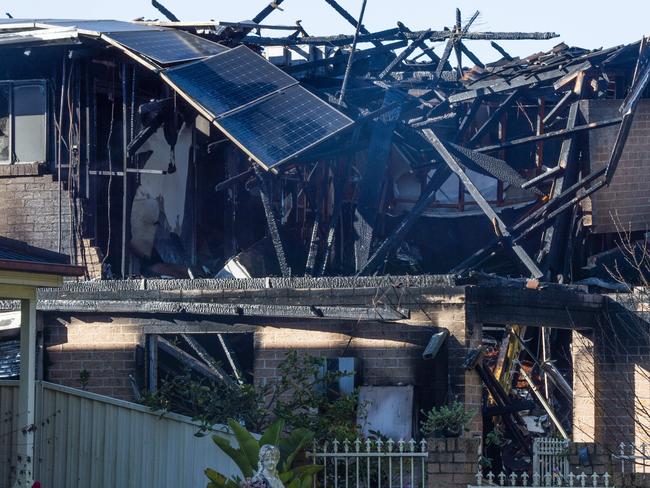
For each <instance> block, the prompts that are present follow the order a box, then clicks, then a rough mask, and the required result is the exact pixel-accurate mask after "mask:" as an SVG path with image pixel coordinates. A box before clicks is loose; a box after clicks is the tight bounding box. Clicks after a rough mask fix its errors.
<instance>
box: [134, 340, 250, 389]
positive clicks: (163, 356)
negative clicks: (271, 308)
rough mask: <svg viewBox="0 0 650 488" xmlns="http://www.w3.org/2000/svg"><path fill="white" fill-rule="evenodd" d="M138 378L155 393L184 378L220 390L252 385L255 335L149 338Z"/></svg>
mask: <svg viewBox="0 0 650 488" xmlns="http://www.w3.org/2000/svg"><path fill="white" fill-rule="evenodd" d="M145 342H146V346H145V360H144V364H140V374H139V377H140V378H142V379H144V382H145V384H146V389H147V390H148V391H149V392H151V393H153V392H156V391H158V390H159V389H160V388H164V387H165V384H166V383H168V382H169V381H174V379H177V378H179V377H185V378H186V380H187V381H188V382H196V383H197V384H198V383H201V384H206V385H211V386H214V387H217V388H219V387H220V386H223V387H225V386H226V385H229V386H231V385H233V384H244V383H252V381H253V334H252V333H227V334H222V333H207V334H148V335H147V336H146V341H145Z"/></svg>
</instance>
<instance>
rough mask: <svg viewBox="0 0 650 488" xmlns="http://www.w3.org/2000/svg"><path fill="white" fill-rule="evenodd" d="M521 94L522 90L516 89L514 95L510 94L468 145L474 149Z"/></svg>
mask: <svg viewBox="0 0 650 488" xmlns="http://www.w3.org/2000/svg"><path fill="white" fill-rule="evenodd" d="M520 92H521V89H519V88H518V89H516V90H513V92H512V93H510V94H509V95H508V96H507V97H506V99H505V100H504V101H503V102H501V104H500V105H499V106H498V107H497V108H496V109H495V110H494V111H493V112H492V113H491V114H490V116H489V117H488V118H487V120H486V121H485V122H483V125H481V127H479V129H478V130H477V131H476V133H475V134H474V135H473V136H472V138H471V139H470V140H469V141H468V143H467V145H468V146H470V147H472V146H474V144H476V143H477V142H478V141H479V139H480V138H481V137H483V135H484V134H485V132H486V131H487V130H488V129H489V128H490V127H491V126H492V124H493V123H494V122H495V121H497V120H499V118H500V117H501V114H502V113H503V112H504V111H505V110H507V109H508V108H509V107H510V105H511V104H512V102H513V101H514V99H515V98H516V97H517V96H518V95H519V93H520Z"/></svg>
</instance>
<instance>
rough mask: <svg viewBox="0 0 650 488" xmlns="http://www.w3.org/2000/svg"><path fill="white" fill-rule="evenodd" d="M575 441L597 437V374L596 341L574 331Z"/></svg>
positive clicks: (593, 439) (572, 350)
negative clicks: (595, 398) (595, 396)
mask: <svg viewBox="0 0 650 488" xmlns="http://www.w3.org/2000/svg"><path fill="white" fill-rule="evenodd" d="M571 356H572V358H573V441H574V442H594V441H595V439H596V402H595V400H594V394H595V388H596V377H595V376H596V375H595V364H594V343H593V339H592V338H591V337H588V336H586V335H584V334H582V333H581V332H578V331H573V338H572V341H571Z"/></svg>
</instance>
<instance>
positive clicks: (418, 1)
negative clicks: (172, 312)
mask: <svg viewBox="0 0 650 488" xmlns="http://www.w3.org/2000/svg"><path fill="white" fill-rule="evenodd" d="M162 1H163V3H164V4H165V5H166V6H167V7H168V8H169V9H170V10H172V11H173V12H174V13H175V14H176V15H177V16H178V17H179V18H180V19H181V20H187V21H190V20H245V19H250V18H251V17H253V16H254V15H255V14H256V13H257V12H258V11H259V10H261V9H262V8H263V7H264V6H265V5H267V4H268V2H269V0H182V1H181V0H162ZM339 3H341V4H342V5H343V6H344V7H345V8H347V9H348V10H349V11H350V12H351V13H352V14H353V15H354V16H355V17H356V16H357V15H358V13H359V10H360V6H361V0H340V1H339ZM587 3H588V4H587ZM587 3H585V2H571V1H567V0H562V1H560V0H544V1H539V0H538V1H534V2H532V1H525V0H519V1H517V0H491V1H485V0H483V1H476V0H474V1H471V0H455V1H451V0H439V1H435V0H368V6H367V10H366V16H365V19H364V24H365V25H366V26H367V28H368V29H369V30H371V31H373V30H381V29H386V28H391V27H394V26H395V23H396V21H397V20H401V21H402V22H404V23H405V24H406V25H407V26H408V27H410V28H411V29H413V30H416V29H424V28H428V27H431V28H433V29H442V27H444V26H450V25H452V24H453V23H454V15H455V13H454V12H455V8H456V7H458V8H460V9H461V11H462V12H463V17H464V18H465V19H469V17H471V15H472V14H473V13H474V12H475V11H476V10H479V11H480V12H481V15H480V17H479V18H478V20H477V21H476V22H475V24H474V26H473V30H475V31H487V30H493V31H553V32H557V33H558V34H560V38H558V39H553V40H550V41H541V42H539V41H509V42H506V41H504V42H502V43H501V44H502V45H503V46H504V47H505V48H506V49H507V50H508V51H509V52H510V53H511V54H513V55H520V56H526V55H528V54H531V53H533V52H537V51H541V50H548V49H550V48H551V47H553V45H555V44H556V43H558V42H560V41H564V42H566V43H567V44H569V45H575V46H580V47H586V48H597V47H609V46H614V45H618V44H624V43H630V42H633V41H635V40H638V39H639V38H640V37H641V36H642V35H644V34H646V35H648V34H650V24H649V23H648V20H647V19H648V18H650V2H647V0H646V1H639V0H617V1H616V2H613V3H612V2H607V3H606V2H604V1H603V0H596V1H595V2H587ZM601 3H602V5H599V4H601ZM3 8H4V11H6V12H10V13H11V14H12V15H13V16H14V17H41V18H48V17H49V18H115V19H121V20H130V19H133V18H136V17H140V16H145V17H147V18H158V17H160V16H161V15H160V13H159V12H158V11H157V10H156V9H154V8H153V7H152V6H151V4H150V1H149V0H84V1H81V0H8V1H5V2H4V3H3ZM282 8H283V9H284V12H280V11H276V12H274V13H273V14H272V15H271V16H270V17H269V18H268V19H267V22H268V23H276V24H286V23H289V24H292V23H293V22H294V21H295V20H297V19H301V20H302V21H303V26H304V27H305V29H306V30H307V31H308V32H309V33H310V34H314V35H322V34H338V33H351V32H352V27H351V26H350V25H349V24H348V23H347V22H345V21H344V20H343V19H341V18H340V17H339V15H338V14H337V13H336V12H335V11H334V10H333V9H332V8H331V7H330V6H329V5H327V4H326V3H325V1H324V0H285V1H284V3H283V4H282ZM266 32H270V33H271V34H273V33H276V34H277V32H274V31H266ZM468 46H469V47H470V49H472V50H473V51H474V52H475V53H476V54H477V55H478V56H479V58H481V59H483V60H487V61H490V60H493V59H495V58H498V57H500V56H498V55H496V53H495V52H494V50H493V49H492V48H490V47H489V43H487V42H476V43H469V44H468ZM442 49H443V47H442V46H439V47H438V48H437V50H438V51H441V50H442Z"/></svg>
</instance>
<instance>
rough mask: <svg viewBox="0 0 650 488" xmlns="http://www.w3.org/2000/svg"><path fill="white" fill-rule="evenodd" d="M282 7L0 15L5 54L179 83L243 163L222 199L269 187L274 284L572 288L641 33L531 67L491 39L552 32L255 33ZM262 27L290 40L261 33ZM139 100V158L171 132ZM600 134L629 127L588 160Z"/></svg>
mask: <svg viewBox="0 0 650 488" xmlns="http://www.w3.org/2000/svg"><path fill="white" fill-rule="evenodd" d="M280 3H281V2H277V1H276V2H274V3H273V4H272V5H271V6H270V7H267V8H266V9H264V10H263V11H262V12H260V14H259V15H258V16H256V17H255V18H254V19H253V20H252V21H248V22H242V23H236V22H222V23H215V22H204V23H184V22H180V21H178V19H176V18H175V17H174V16H173V14H171V13H170V12H169V11H167V10H166V9H164V7H160V8H161V9H162V10H161V11H163V13H165V15H167V16H168V17H169V18H170V22H158V21H153V22H147V21H135V22H120V21H113V20H49V19H45V20H20V19H5V20H3V21H2V23H0V49H1V48H8V49H12V48H15V47H20V48H21V49H22V48H25V47H32V48H34V49H35V48H37V47H39V46H43V45H53V44H56V45H60V44H62V45H66V46H69V47H70V51H69V52H70V53H72V52H73V51H74V49H77V48H79V46H93V47H94V48H98V46H103V48H104V49H107V48H108V49H117V50H119V51H120V52H122V53H123V54H124V55H126V56H128V57H129V58H130V59H131V60H133V61H134V62H136V63H137V64H138V65H139V66H140V67H141V69H144V70H145V71H147V72H149V73H150V74H151V75H153V76H156V77H158V79H159V80H161V81H162V82H164V83H165V84H166V85H167V86H169V87H170V88H171V89H172V90H173V91H174V92H175V94H176V96H177V97H179V98H178V99H182V100H184V101H185V103H186V104H187V106H188V107H189V108H191V109H192V110H194V111H195V114H198V115H200V116H201V117H202V118H203V119H204V120H206V121H207V122H208V123H209V124H210V125H212V126H213V128H214V129H216V131H215V132H214V133H213V132H211V131H212V130H214V129H209V128H208V129H207V132H205V130H204V133H206V134H208V135H209V137H208V140H207V141H206V142H205V144H206V147H207V148H208V152H209V150H210V149H211V148H214V147H215V146H216V145H218V144H220V141H221V140H222V139H220V137H222V136H225V137H226V138H227V139H229V140H230V141H232V143H234V144H235V145H236V146H237V147H238V148H239V149H240V150H241V151H242V153H243V154H245V155H246V156H247V157H248V158H249V159H250V161H251V163H250V164H249V166H248V167H247V168H246V167H244V168H241V165H239V166H237V167H238V168H240V169H241V170H242V171H239V172H232V171H231V172H229V173H226V175H225V176H224V177H223V178H222V179H221V180H220V181H217V182H215V183H216V190H217V192H224V191H226V192H227V194H226V196H225V197H224V198H225V199H226V205H229V206H230V207H237V205H238V203H237V197H236V196H235V194H234V193H233V191H234V190H235V189H236V188H242V187H245V188H246V190H247V191H251V190H254V193H256V194H258V195H259V197H260V203H261V207H262V210H263V220H265V221H266V225H267V226H268V228H267V232H266V234H267V238H266V242H267V244H268V246H267V247H269V248H270V247H271V246H272V249H273V250H274V255H275V256H274V257H272V259H275V260H277V262H276V263H275V264H276V266H277V267H276V268H273V266H271V267H264V266H261V267H262V268H264V269H265V270H266V271H265V273H267V274H281V275H283V276H289V275H292V274H294V275H295V274H306V275H327V274H356V275H370V274H384V273H393V272H400V271H401V272H404V271H406V272H412V273H427V272H436V273H444V272H455V273H465V272H468V271H470V270H472V269H485V270H491V271H494V270H496V271H498V272H501V273H504V274H520V275H524V276H532V277H535V278H543V279H549V280H556V279H558V280H561V281H565V280H572V279H574V278H575V277H576V274H575V269H576V267H578V268H579V267H580V266H583V265H584V262H581V261H580V262H573V261H574V257H575V256H574V254H575V252H574V248H575V247H577V246H578V245H579V244H578V243H579V242H582V241H583V240H584V238H585V235H587V234H588V233H589V231H588V228H587V227H588V225H585V221H584V219H582V216H583V210H584V208H585V201H589V200H588V199H589V198H590V197H591V196H592V195H593V194H594V193H595V192H597V191H598V190H600V189H602V188H604V187H606V186H608V185H609V184H610V183H611V181H612V179H613V176H614V174H615V171H616V169H617V166H618V163H619V161H620V159H621V156H622V154H623V149H624V147H625V145H626V141H627V137H628V135H629V133H630V130H631V127H632V120H633V115H634V112H635V110H636V108H637V106H638V105H639V101H640V100H641V98H643V96H644V93H645V92H646V87H647V84H648V81H649V79H650V63H648V60H649V59H650V50H649V49H648V48H647V46H646V42H645V40H642V41H641V42H638V43H635V44H631V45H627V46H618V47H614V48H609V49H596V50H586V49H580V48H574V47H568V46H566V45H564V44H559V45H557V46H555V47H554V48H553V49H552V50H550V51H548V52H545V53H537V54H533V55H531V56H529V57H527V58H523V59H522V58H519V57H515V56H512V55H510V54H509V53H508V52H507V51H506V50H505V49H504V48H503V47H501V46H500V45H499V44H497V41H499V40H524V39H538V40H539V39H551V38H554V37H556V36H557V35H556V34H555V33H552V32H545V33H523V32H474V31H472V30H471V27H472V25H473V23H474V21H475V20H476V18H477V16H478V12H477V13H476V14H474V15H473V16H472V17H471V18H470V19H469V21H467V22H466V23H463V22H462V18H461V15H460V12H457V19H456V23H455V25H454V26H453V27H452V28H450V29H445V30H440V31H434V30H432V29H428V30H424V31H418V32H415V31H411V30H410V29H409V28H408V27H407V26H405V25H404V24H403V23H401V22H398V24H397V27H396V28H392V29H388V30H384V31H380V32H370V31H369V30H368V29H367V28H366V27H365V26H364V25H363V21H362V18H361V19H359V20H356V19H354V17H353V16H351V15H350V14H349V13H348V12H346V11H345V10H344V9H343V8H342V7H341V6H340V5H339V4H338V3H336V1H335V0H327V3H328V4H330V5H331V6H332V7H334V8H335V9H336V10H337V11H338V12H339V13H340V14H341V15H342V16H343V17H344V18H345V19H346V20H348V21H349V22H350V23H351V24H352V25H353V26H355V27H356V33H355V34H354V35H335V36H318V37H316V36H310V35H308V33H307V32H306V30H305V28H304V27H303V26H302V24H301V23H297V24H296V25H295V26H273V25H265V24H262V22H263V21H264V19H265V18H266V16H268V15H269V14H270V13H271V12H272V11H273V9H274V8H277V5H279V4H280ZM364 7H365V5H364ZM362 15H363V12H362ZM268 30H272V31H277V30H288V31H290V32H291V33H290V34H289V35H288V36H277V37H269V36H263V35H261V33H262V31H268ZM465 40H484V41H489V42H490V43H491V45H492V47H494V49H495V50H496V51H497V52H498V53H499V54H500V56H501V59H499V60H498V61H496V62H492V63H483V62H482V61H481V60H480V59H479V58H478V57H477V56H476V55H475V54H474V53H473V52H472V51H471V50H470V49H469V48H468V46H467V44H466V43H465V42H464V41H465ZM436 43H441V44H440V47H443V46H444V48H443V51H442V53H441V54H440V51H438V53H437V52H436V51H435V50H434V47H435V44H436ZM360 45H361V46H362V47H359V46H360ZM366 46H371V47H366ZM452 56H453V58H455V59H452ZM69 57H70V59H73V56H72V54H70V56H69ZM466 60H469V61H470V63H472V65H473V66H472V67H466V66H464V61H466ZM64 64H65V62H64ZM133 77H134V79H135V71H134V74H133ZM133 83H134V85H135V82H133ZM133 89H134V90H135V88H133ZM176 96H175V97H174V108H175V107H176V106H177V105H176V104H177V98H176ZM616 99H618V100H619V103H620V109H619V111H618V113H617V114H615V115H614V116H608V117H600V118H599V117H595V116H594V115H593V114H594V113H595V114H596V115H597V114H598V111H597V110H592V111H591V112H590V111H589V108H590V107H591V105H589V104H590V102H592V101H600V100H616ZM132 102H133V99H132ZM144 105H145V104H143V105H141V107H140V111H139V112H140V115H141V117H142V120H141V121H140V123H139V124H138V123H137V122H136V123H134V122H132V126H131V131H132V132H135V131H134V130H133V129H134V128H135V127H136V126H137V127H139V128H140V132H139V133H137V135H136V134H133V136H132V137H131V138H130V140H129V141H128V157H129V158H131V159H130V160H129V161H130V163H129V164H133V161H134V159H135V156H136V155H137V153H138V150H140V149H141V148H142V147H143V144H145V142H146V141H147V140H148V139H149V138H150V137H151V136H152V134H154V133H155V131H156V130H157V129H158V128H159V127H160V126H161V124H162V123H163V122H162V118H161V117H160V116H158V115H156V114H153V115H151V116H150V117H149V118H147V116H146V114H145V115H142V114H143V113H145V112H146V110H148V108H143V107H144ZM161 106H162V105H161ZM594 117H595V118H594ZM197 120H198V119H197ZM198 125H199V122H197V127H198ZM607 128H610V130H615V131H616V134H617V135H616V137H615V139H614V141H613V144H612V145H611V147H610V148H609V149H610V157H609V158H608V161H607V164H605V165H604V166H602V167H596V166H595V165H593V164H591V163H592V161H591V160H590V157H589V153H588V151H587V150H586V149H585V148H586V147H587V146H588V145H589V142H588V139H586V140H585V139H584V137H585V135H586V134H589V133H592V132H594V131H599V130H604V129H607ZM215 134H216V135H215ZM172 166H173V164H172V162H170V168H172ZM130 170H131V169H130V168H129V169H127V170H126V171H127V172H128V171H130ZM142 171H145V170H142V169H141V168H140V169H136V168H133V172H136V173H138V172H142ZM159 173H160V174H161V175H163V174H167V173H169V172H165V171H161V172H159ZM91 174H92V173H91ZM94 174H99V173H97V172H95V173H94ZM253 187H254V188H253ZM125 198H126V197H125ZM299 209H301V210H300V212H299ZM290 215H292V216H291V217H290ZM151 239H153V237H152V238H151ZM229 239H230V240H231V241H232V239H231V238H229V237H225V238H224V241H227V240H229ZM289 241H291V242H290V243H289ZM567 242H568V243H569V246H567ZM132 245H133V243H132ZM224 246H225V247H227V248H228V249H230V250H229V251H228V250H225V251H223V256H222V265H225V266H226V267H225V268H224V269H226V268H228V265H229V264H228V263H230V265H231V268H233V266H232V265H233V263H234V262H236V263H239V264H238V265H237V266H234V268H236V269H237V270H238V272H239V273H241V274H242V277H246V276H247V277H250V276H258V275H259V274H258V273H256V271H255V270H254V269H244V268H245V266H243V265H241V263H242V262H243V260H246V258H245V256H244V255H243V254H242V255H240V256H239V257H236V256H235V255H236V254H238V253H239V252H241V251H244V253H245V252H246V249H248V248H251V249H252V247H251V245H250V244H248V245H246V246H242V245H241V243H239V244H238V245H234V246H231V245H228V246H226V245H225V244H224ZM292 246H293V247H292ZM135 247H137V245H135ZM296 247H297V248H298V251H297V252H293V249H295V248H296ZM288 249H291V251H288ZM104 252H105V253H106V252H107V250H104ZM123 252H126V249H123ZM159 254H161V256H162V255H163V254H164V253H162V252H159ZM256 254H257V255H258V256H261V255H263V254H265V253H264V252H263V251H260V252H259V253H257V252H256ZM123 259H124V258H123ZM163 260H164V256H163ZM233 260H234V261H233ZM203 269H204V270H205V269H206V266H203ZM269 269H271V271H268V270H269ZM273 269H275V270H277V271H273ZM122 271H123V273H122V274H123V275H124V274H125V268H124V265H123V270H122ZM217 271H218V269H217V270H215V269H210V270H208V275H214V274H216V272H217ZM226 274H228V273H226ZM220 276H222V275H220Z"/></svg>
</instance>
